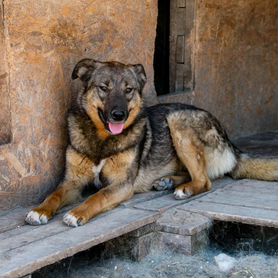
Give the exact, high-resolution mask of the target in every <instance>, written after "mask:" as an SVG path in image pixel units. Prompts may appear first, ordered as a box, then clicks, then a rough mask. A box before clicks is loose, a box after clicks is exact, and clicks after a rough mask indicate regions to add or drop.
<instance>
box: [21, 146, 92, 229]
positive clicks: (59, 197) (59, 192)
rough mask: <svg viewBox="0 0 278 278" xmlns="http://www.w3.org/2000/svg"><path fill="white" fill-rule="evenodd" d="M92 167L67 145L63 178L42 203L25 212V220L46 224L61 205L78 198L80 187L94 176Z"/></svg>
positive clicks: (87, 160) (30, 222) (90, 163)
mask: <svg viewBox="0 0 278 278" xmlns="http://www.w3.org/2000/svg"><path fill="white" fill-rule="evenodd" d="M92 167H93V163H92V161H90V160H89V159H88V158H86V157H84V156H83V155H81V154H79V153H77V152H76V151H75V150H73V149H72V148H71V147H69V148H68V149H67V154H66V174H65V178H64V180H63V181H62V182H61V183H60V184H59V186H58V187H57V189H56V190H55V191H54V192H53V193H52V194H50V195H49V196H48V197H47V198H46V199H45V200H44V202H43V203H41V204H40V205H39V206H38V207H36V208H34V209H32V210H31V211H30V212H29V213H28V214H27V216H26V219H25V221H26V222H27V223H29V224H31V225H41V224H46V223H47V222H48V220H49V219H50V218H52V217H53V215H54V214H55V213H56V212H57V211H58V210H59V209H60V208H61V207H63V206H65V205H68V204H71V203H74V202H75V201H77V200H78V199H80V197H81V191H82V189H83V188H84V186H85V185H87V184H88V183H89V182H90V181H92V180H93V178H94V175H93V171H92Z"/></svg>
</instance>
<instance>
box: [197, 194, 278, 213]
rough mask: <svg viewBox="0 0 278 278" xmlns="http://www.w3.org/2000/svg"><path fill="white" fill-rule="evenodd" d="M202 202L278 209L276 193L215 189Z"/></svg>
mask: <svg viewBox="0 0 278 278" xmlns="http://www.w3.org/2000/svg"><path fill="white" fill-rule="evenodd" d="M277 193H278V192H277ZM200 200H201V201H202V202H211V203H217V204H227V205H235V206H243V207H254V208H262V209H270V210H277V209H278V197H277V195H275V194H272V195H270V194H256V193H255V192H252V193H251V192H240V191H230V190H224V191H215V192H213V193H211V194H208V195H206V196H204V197H202V198H201V199H200Z"/></svg>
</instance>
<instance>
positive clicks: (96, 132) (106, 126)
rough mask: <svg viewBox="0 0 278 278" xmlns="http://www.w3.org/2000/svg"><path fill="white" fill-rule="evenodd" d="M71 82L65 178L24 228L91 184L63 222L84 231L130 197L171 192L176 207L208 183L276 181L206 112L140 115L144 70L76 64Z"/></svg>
mask: <svg viewBox="0 0 278 278" xmlns="http://www.w3.org/2000/svg"><path fill="white" fill-rule="evenodd" d="M72 78H73V79H76V78H79V79H80V80H82V82H83V85H84V86H83V87H84V88H83V90H82V91H81V92H80V93H79V95H78V98H77V100H76V102H75V104H74V105H73V107H72V109H71V111H70V112H69V115H68V131H69V138H70V143H69V146H68V148H67V152H66V172H65V177H64V179H63V181H62V182H61V183H60V185H59V186H58V187H57V189H56V190H55V192H54V193H52V194H51V195H50V196H48V197H47V198H46V199H45V201H44V202H43V203H42V204H41V205H40V206H38V207H37V208H34V209H33V210H32V211H30V212H29V213H28V215H27V217H26V222H28V223H29V224H32V225H39V224H46V223H47V222H48V220H49V219H50V218H52V217H53V216H54V214H55V213H56V212H57V211H58V210H59V209H60V208H61V207H63V206H65V205H68V204H70V203H73V202H75V201H77V200H78V198H80V196H81V192H82V189H83V188H84V187H85V186H86V185H88V184H90V183H91V184H94V185H95V186H96V187H98V188H99V191H98V192H97V193H95V194H93V195H92V196H91V197H89V198H88V199H87V200H86V201H85V202H84V203H82V204H81V205H79V206H78V207H77V208H75V209H73V210H71V211H70V212H68V213H67V214H66V215H65V216H64V220H63V221H64V222H65V223H66V224H67V225H70V226H74V227H76V226H79V225H83V224H85V223H86V222H87V221H89V220H90V219H91V218H92V217H94V216H96V215H97V214H99V213H101V212H103V211H106V210H109V209H111V208H113V207H115V206H117V205H118V204H119V203H121V202H123V201H124V200H127V199H129V198H131V197H132V196H133V194H134V193H137V192H143V191H148V190H151V188H152V187H155V188H156V189H157V190H165V189H168V188H170V187H172V186H173V187H175V191H174V196H175V197H176V199H184V198H188V197H190V196H192V195H196V194H199V193H201V192H204V191H208V190H210V189H211V179H215V178H218V177H221V176H223V175H224V174H230V175H231V176H232V177H234V178H254V179H262V180H270V181H271V180H277V179H278V161H277V160H275V159H269V160H267V159H251V158H249V157H248V156H247V155H246V154H242V153H241V152H240V151H239V150H238V149H237V148H236V147H235V146H233V145H232V143H231V142H230V141H229V139H228V137H227V135H226V132H225V131H224V129H223V128H222V127H221V125H220V124H219V122H218V121H217V120H216V118H215V117H213V116H212V115H211V114H210V113H209V112H207V111H205V110H202V109H198V108H196V107H194V106H190V105H185V104H180V103H173V104H159V105H155V106H152V107H148V108H144V107H143V101H142V90H143V87H144V85H145V83H146V75H145V71H144V68H143V66H142V65H125V64H122V63H118V62H98V61H95V60H92V59H84V60H81V61H80V62H79V63H78V64H77V65H76V66H75V68H74V70H73V73H72Z"/></svg>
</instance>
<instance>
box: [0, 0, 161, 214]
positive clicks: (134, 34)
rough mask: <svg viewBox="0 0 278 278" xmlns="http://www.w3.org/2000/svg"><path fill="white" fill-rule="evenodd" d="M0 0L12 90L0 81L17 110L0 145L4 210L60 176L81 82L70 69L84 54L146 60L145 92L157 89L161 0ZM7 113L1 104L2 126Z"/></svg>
mask: <svg viewBox="0 0 278 278" xmlns="http://www.w3.org/2000/svg"><path fill="white" fill-rule="evenodd" d="M0 4H1V5H0V6H1V9H2V13H1V15H3V20H2V21H1V23H2V24H1V32H0V46H2V45H3V46H4V49H5V51H6V52H5V53H4V54H3V55H2V52H1V51H0V55H2V56H1V58H3V57H4V61H5V63H6V64H7V65H8V67H6V68H5V67H2V64H1V67H0V82H2V80H4V79H5V78H7V80H8V81H9V86H8V88H7V89H5V88H4V87H3V86H2V87H1V90H0V93H1V94H3V96H4V97H5V99H4V97H3V96H1V101H0V104H1V107H4V106H5V107H7V106H9V107H10V108H9V110H10V113H11V127H7V128H5V130H6V129H8V130H9V129H10V131H11V138H10V141H9V142H6V143H7V144H5V145H4V144H2V145H0V209H7V208H10V207H14V206H17V205H22V204H24V205H25V204H29V203H35V202H38V201H39V200H41V199H43V198H44V197H45V195H46V194H47V193H48V192H49V191H51V190H52V189H53V188H54V187H55V186H56V185H57V183H58V181H59V179H60V178H61V176H62V173H63V164H64V151H65V146H66V140H67V136H66V120H65V119H66V112H67V109H68V107H69V104H70V100H71V96H72V94H74V93H76V91H77V89H78V86H79V83H78V82H71V80H70V75H71V71H72V69H73V66H74V65H75V63H76V62H77V61H78V60H80V59H81V58H84V57H94V58H95V59H99V60H120V61H122V62H126V63H142V64H143V65H144V66H145V68H146V72H147V74H148V78H149V83H148V84H147V87H146V92H150V91H152V90H153V87H152V79H153V71H152V61H153V48H154V38H155V27H156V17H157V14H156V12H157V7H156V1H155V0H142V1H129V0H121V1H118V0H95V1H82V0H60V1H56V0H44V1H33V0H5V1H0ZM5 82H6V80H5ZM2 83H3V82H2ZM2 83H1V84H2ZM154 95H155V94H154V93H153V94H152V96H154ZM150 99H151V98H150ZM2 102H3V103H2ZM5 109H6V108H5ZM6 110H7V109H6ZM6 110H5V111H6ZM6 115H7V114H6V112H3V110H1V112H0V120H1V119H2V123H1V122H0V124H1V126H3V125H4V123H5V122H7V119H8V118H7V116H6ZM2 116H3V117H2ZM1 117H2V118H1ZM2 143H3V142H2Z"/></svg>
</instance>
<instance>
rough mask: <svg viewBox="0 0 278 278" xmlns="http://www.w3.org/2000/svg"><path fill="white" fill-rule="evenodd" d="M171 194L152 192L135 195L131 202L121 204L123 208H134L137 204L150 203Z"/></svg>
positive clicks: (167, 192)
mask: <svg viewBox="0 0 278 278" xmlns="http://www.w3.org/2000/svg"><path fill="white" fill-rule="evenodd" d="M167 194H170V193H169V191H150V192H144V193H138V194H135V195H134V196H133V197H132V198H131V199H130V200H128V201H125V202H123V203H122V204H121V206H122V207H132V206H133V205H135V204H138V203H141V202H145V201H149V200H152V199H155V198H158V197H161V196H164V195H167Z"/></svg>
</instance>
